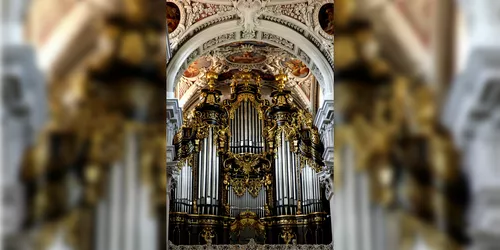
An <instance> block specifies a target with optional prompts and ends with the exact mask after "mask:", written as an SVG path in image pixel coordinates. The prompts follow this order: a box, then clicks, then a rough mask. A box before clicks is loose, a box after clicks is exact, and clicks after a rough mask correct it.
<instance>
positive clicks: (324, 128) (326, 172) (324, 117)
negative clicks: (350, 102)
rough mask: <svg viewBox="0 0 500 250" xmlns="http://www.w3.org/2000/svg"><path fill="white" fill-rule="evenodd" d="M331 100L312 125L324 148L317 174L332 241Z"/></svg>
mask: <svg viewBox="0 0 500 250" xmlns="http://www.w3.org/2000/svg"><path fill="white" fill-rule="evenodd" d="M333 110H334V109H333V100H324V101H323V104H322V106H321V108H320V109H319V110H318V113H317V114H316V118H315V121H314V124H315V125H316V126H317V127H318V129H319V133H320V135H321V140H322V142H323V144H324V146H325V152H324V154H323V159H324V162H325V167H324V169H323V171H322V172H321V173H320V174H319V177H320V182H321V184H322V185H324V187H325V191H326V198H327V199H328V200H329V201H330V216H331V224H332V239H335V237H334V235H335V233H334V232H335V231H334V224H335V219H336V217H335V214H336V213H335V203H334V192H333V191H334V190H333V137H334V134H333V133H334V131H333Z"/></svg>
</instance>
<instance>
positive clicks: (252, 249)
mask: <svg viewBox="0 0 500 250" xmlns="http://www.w3.org/2000/svg"><path fill="white" fill-rule="evenodd" d="M169 248H170V249H172V250H181V249H182V250H202V249H203V250H212V249H213V250H240V249H241V250H267V249H273V250H282V249H283V250H285V249H286V250H311V249H314V250H333V242H332V243H330V244H328V245H297V244H296V241H295V240H292V244H289V245H285V244H281V245H266V244H264V245H260V244H257V243H255V241H254V240H253V239H250V242H249V243H248V244H246V245H211V244H210V243H209V244H207V245H180V246H176V245H174V244H172V242H169Z"/></svg>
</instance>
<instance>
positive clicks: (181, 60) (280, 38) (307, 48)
mask: <svg viewBox="0 0 500 250" xmlns="http://www.w3.org/2000/svg"><path fill="white" fill-rule="evenodd" d="M259 24H260V25H258V26H256V28H255V31H256V35H255V39H246V38H243V37H242V32H243V27H242V26H240V25H239V24H238V21H237V20H231V21H227V22H222V23H218V24H214V25H212V26H210V27H208V28H206V29H204V30H202V31H200V32H199V33H198V34H196V35H194V36H193V37H191V38H190V39H189V40H187V41H186V42H184V43H183V45H182V46H181V47H180V48H179V49H178V50H177V52H176V53H175V55H174V56H173V58H172V59H171V60H170V63H169V65H168V66H167V98H174V88H175V86H176V85H177V83H178V80H179V78H180V77H181V75H182V72H184V70H185V69H186V68H187V67H188V65H189V64H190V63H192V62H193V61H194V60H196V59H197V58H198V57H199V56H201V55H203V54H206V53H207V52H210V51H211V50H213V49H215V48H217V47H219V46H221V45H225V44H229V43H232V42H237V41H247V40H259V41H262V42H266V43H269V44H271V45H274V46H277V47H279V48H282V49H283V50H285V51H287V52H289V53H291V54H292V55H294V56H296V57H297V58H299V59H301V60H302V61H303V62H304V63H305V64H306V65H307V66H308V67H309V68H310V69H311V71H312V73H313V74H314V76H315V77H316V78H317V79H318V82H319V85H320V87H321V88H322V90H323V95H324V100H333V68H332V66H331V64H330V63H329V61H328V59H327V58H326V57H325V56H324V54H323V53H322V52H321V51H320V50H319V49H318V48H317V46H316V45H315V44H314V43H313V42H311V41H310V40H309V39H308V38H307V37H305V36H304V35H303V34H301V33H299V32H297V31H296V30H294V29H292V28H290V27H288V26H285V25H283V24H280V23H277V22H272V21H268V20H260V23H259Z"/></svg>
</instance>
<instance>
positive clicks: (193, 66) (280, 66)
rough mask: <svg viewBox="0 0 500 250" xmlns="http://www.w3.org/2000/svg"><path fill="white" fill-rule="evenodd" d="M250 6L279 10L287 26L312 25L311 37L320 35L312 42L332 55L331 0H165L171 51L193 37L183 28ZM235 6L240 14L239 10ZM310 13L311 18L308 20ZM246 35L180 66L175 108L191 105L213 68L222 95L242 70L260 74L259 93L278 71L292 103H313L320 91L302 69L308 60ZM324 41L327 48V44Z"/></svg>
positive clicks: (207, 23) (268, 86)
mask: <svg viewBox="0 0 500 250" xmlns="http://www.w3.org/2000/svg"><path fill="white" fill-rule="evenodd" d="M244 4H247V5H246V7H248V8H246V7H241V6H243V5H244ZM253 6H255V7H257V8H256V9H255V11H257V12H259V11H260V12H264V11H268V10H269V8H272V9H273V11H275V12H279V13H282V14H283V17H284V18H288V19H290V18H291V19H290V23H291V24H292V25H296V24H293V23H302V24H303V25H304V26H305V25H307V26H309V27H308V28H309V29H310V30H311V31H313V30H314V28H316V31H315V33H316V34H318V35H319V36H317V37H320V39H318V42H317V44H318V45H319V47H320V49H322V50H323V51H325V53H326V54H328V55H327V56H330V57H333V50H332V48H333V0H323V1H310V0H309V1H308V0H270V1H265V0H196V1H195V0H192V1H177V0H167V25H168V31H169V34H170V36H169V38H170V39H169V40H170V46H171V48H172V49H173V50H174V51H175V50H177V49H178V48H179V47H180V46H181V45H182V43H184V42H185V40H186V39H185V37H188V36H191V37H192V36H194V35H195V34H191V33H190V32H188V31H191V32H194V33H196V32H199V31H201V30H202V27H206V26H210V25H212V23H211V22H215V21H214V18H216V17H221V16H224V15H229V16H230V13H235V15H236V14H238V15H240V14H248V15H252V14H255V12H252V10H250V9H251V8H253ZM273 6H274V7H273ZM264 7H265V8H268V9H265V8H264ZM313 7H314V8H313ZM245 8H246V9H245ZM259 8H260V10H259ZM241 9H243V10H245V11H246V12H245V13H241V12H240V10H241ZM228 13H229V14H228ZM314 14H316V15H317V17H315V18H313V15H314ZM259 15H260V14H258V15H257V14H255V15H254V17H255V16H257V17H259ZM257 17H255V18H257ZM239 18H240V19H242V20H241V21H240V22H244V21H245V20H243V19H244V18H245V16H244V15H243V16H240V17H239ZM308 19H309V20H316V24H317V25H315V27H313V26H314V25H312V24H310V23H309V24H308ZM246 20H248V18H247V19H246ZM252 21H253V22H258V21H256V20H252ZM296 26H297V25H296ZM304 26H303V27H304ZM307 26H305V27H307ZM193 27H195V28H193ZM196 27H199V28H196ZM245 28H246V27H245ZM321 35H322V36H321ZM242 36H243V35H242ZM249 38H250V39H243V37H242V38H241V39H236V40H237V41H236V42H231V43H225V44H222V45H220V46H216V47H214V49H211V50H209V51H207V52H205V53H201V54H200V55H198V56H197V58H196V59H195V60H194V61H193V62H190V63H189V64H188V66H187V67H186V68H185V69H181V70H182V71H181V72H182V74H181V76H180V77H179V80H178V82H177V84H176V88H175V97H176V98H178V99H179V100H180V104H181V106H183V107H184V108H185V109H189V108H190V107H192V106H193V105H194V104H196V102H197V100H198V95H197V93H199V91H198V90H200V89H202V88H204V87H206V80H205V79H204V76H205V73H206V72H207V71H215V72H217V73H218V74H219V79H218V87H219V89H221V90H223V93H224V90H227V91H228V89H229V88H228V85H229V81H230V79H231V77H232V75H233V74H234V73H236V72H238V71H240V70H243V71H251V72H254V73H255V74H258V75H260V76H261V77H262V79H263V82H264V84H263V88H265V90H263V91H264V92H265V91H272V89H274V83H273V81H274V75H276V74H278V73H280V72H281V71H283V72H286V73H287V74H288V76H289V81H288V85H287V88H288V89H290V90H292V95H293V96H294V97H295V99H296V100H297V104H298V105H299V106H301V107H303V108H307V109H314V103H315V102H316V101H317V99H318V94H319V93H320V91H319V90H318V82H317V80H316V77H315V76H314V72H313V71H312V70H311V69H310V67H308V63H309V62H305V61H304V58H298V57H297V56H296V55H294V54H293V53H291V52H290V51H289V50H286V49H283V48H282V47H281V46H276V45H273V44H271V43H269V42H264V41H263V40H262V39H259V37H249ZM321 39H322V40H323V41H321ZM330 44H331V47H329V45H330ZM323 45H324V46H323ZM204 46H205V45H204ZM289 46H293V45H289ZM306 57H307V55H306ZM332 62H333V61H332ZM179 73H180V72H179ZM226 94H227V93H226Z"/></svg>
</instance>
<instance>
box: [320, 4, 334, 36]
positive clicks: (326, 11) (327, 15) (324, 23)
mask: <svg viewBox="0 0 500 250" xmlns="http://www.w3.org/2000/svg"><path fill="white" fill-rule="evenodd" d="M318 20H319V24H320V25H321V28H322V29H323V30H324V31H325V32H326V33H327V34H329V35H333V30H334V21H333V20H334V19H333V3H327V4H325V5H323V6H321V9H320V10H319V14H318Z"/></svg>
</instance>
